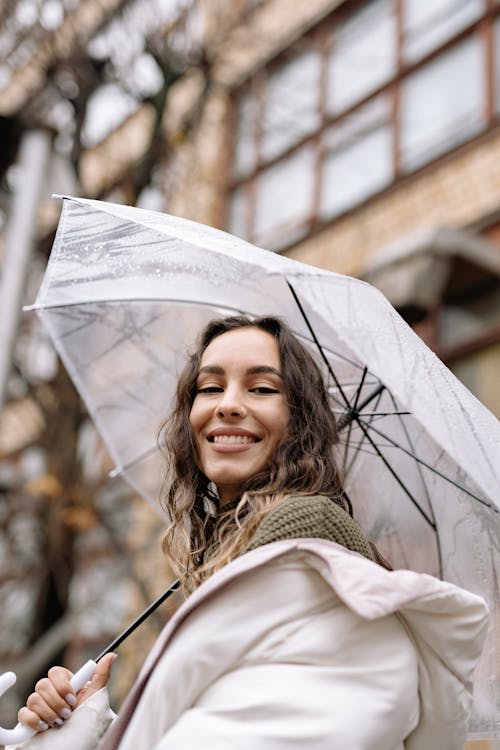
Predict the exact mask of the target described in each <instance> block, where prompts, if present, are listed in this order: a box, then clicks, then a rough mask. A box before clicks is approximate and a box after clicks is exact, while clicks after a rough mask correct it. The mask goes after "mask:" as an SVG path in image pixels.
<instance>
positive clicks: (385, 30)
mask: <svg viewBox="0 0 500 750" xmlns="http://www.w3.org/2000/svg"><path fill="white" fill-rule="evenodd" d="M392 6H393V3H392V0H375V2H371V3H367V4H366V6H365V7H364V8H361V10H360V11H359V12H358V13H355V14H354V15H353V16H351V17H350V18H349V19H348V20H346V21H344V22H343V23H339V24H335V25H334V28H333V31H332V35H331V48H330V55H329V59H328V95H327V99H328V109H329V111H330V112H332V113H338V112H342V111H343V110H344V109H347V107H350V106H351V105H352V104H354V103H355V102H356V101H358V100H359V99H362V98H363V97H365V96H366V95H367V94H370V93H371V92H372V91H374V90H375V89H377V88H379V87H380V86H381V85H382V84H384V83H386V82H387V81H388V80H389V79H390V78H392V76H393V75H394V74H395V72H396V51H397V50H396V29H395V16H394V14H393V12H392Z"/></svg>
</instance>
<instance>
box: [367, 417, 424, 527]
mask: <svg viewBox="0 0 500 750" xmlns="http://www.w3.org/2000/svg"><path fill="white" fill-rule="evenodd" d="M357 422H358V425H359V426H360V428H361V430H362V431H363V432H364V434H365V437H366V439H367V440H368V442H369V443H370V445H371V446H372V448H373V449H374V450H375V452H376V454H377V455H378V457H379V458H380V460H381V461H382V463H383V464H384V466H385V467H386V469H387V470H388V471H389V472H390V473H391V474H392V476H393V477H394V479H395V480H396V482H397V483H398V484H399V486H400V487H401V489H402V490H403V492H404V493H405V494H406V495H407V496H408V498H409V499H410V500H411V502H412V503H413V505H414V506H415V508H416V509H417V510H418V512H419V513H420V514H421V515H422V516H423V517H424V518H425V520H426V521H427V523H428V524H429V526H430V527H431V528H432V529H433V530H434V531H436V524H435V523H434V522H433V521H432V519H430V518H429V516H428V515H427V513H426V512H425V510H424V509H423V508H421V507H420V505H419V504H418V502H417V501H416V500H415V498H414V497H413V495H412V494H411V492H410V490H409V489H408V487H407V486H406V485H405V483H404V482H403V480H402V479H401V477H399V476H398V475H397V474H396V472H395V471H394V469H393V468H392V466H391V465H390V463H389V462H388V461H387V459H386V457H385V456H384V454H383V453H382V452H381V451H380V450H379V448H378V445H377V444H376V443H375V441H374V440H372V438H371V436H370V435H369V434H368V429H367V427H366V426H365V425H364V424H363V422H362V421H361V420H359V419H358V420H357Z"/></svg>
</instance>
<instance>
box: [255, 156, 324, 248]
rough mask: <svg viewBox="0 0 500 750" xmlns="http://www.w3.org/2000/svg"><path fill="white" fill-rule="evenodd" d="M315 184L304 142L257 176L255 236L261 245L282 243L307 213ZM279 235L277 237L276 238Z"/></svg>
mask: <svg viewBox="0 0 500 750" xmlns="http://www.w3.org/2000/svg"><path fill="white" fill-rule="evenodd" d="M313 187H314V151H313V149H312V147H311V146H304V147H302V148H301V149H299V150H298V151H297V152H296V153H294V154H292V156H290V157H289V158H288V159H285V160H284V161H281V162H278V163H277V164H275V165H274V166H272V167H270V168H269V169H266V170H264V171H263V172H262V173H261V174H260V175H259V177H258V180H257V185H256V190H257V196H256V208H255V240H256V241H257V242H258V243H261V244H263V245H264V246H265V245H266V243H267V244H269V243H271V244H273V245H274V246H276V243H277V241H278V240H279V241H280V244H281V245H282V244H285V242H286V241H287V240H290V238H291V237H296V236H297V232H296V228H297V226H300V225H301V224H303V222H304V221H305V220H306V219H307V218H308V217H309V215H310V213H311V209H312V196H313ZM278 235H280V237H279V238H278ZM290 241H291V240H290Z"/></svg>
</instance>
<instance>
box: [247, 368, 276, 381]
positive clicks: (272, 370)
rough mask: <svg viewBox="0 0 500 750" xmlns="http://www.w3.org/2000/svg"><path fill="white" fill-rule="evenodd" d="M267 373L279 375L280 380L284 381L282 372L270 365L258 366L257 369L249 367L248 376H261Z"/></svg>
mask: <svg viewBox="0 0 500 750" xmlns="http://www.w3.org/2000/svg"><path fill="white" fill-rule="evenodd" d="M266 373H268V374H271V375H277V377H278V378H280V379H281V380H283V375H282V374H281V372H280V371H279V370H277V369H276V368H275V367H271V366H270V365H256V366H255V367H249V368H248V370H247V375H260V374H266Z"/></svg>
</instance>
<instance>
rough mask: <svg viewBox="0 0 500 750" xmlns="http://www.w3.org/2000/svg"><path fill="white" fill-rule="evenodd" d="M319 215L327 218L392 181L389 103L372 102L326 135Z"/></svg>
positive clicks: (383, 99) (379, 100) (384, 98)
mask: <svg viewBox="0 0 500 750" xmlns="http://www.w3.org/2000/svg"><path fill="white" fill-rule="evenodd" d="M324 145H325V159H324V163H323V174H322V182H321V204H320V216H321V218H324V219H328V218H331V217H332V216H335V215H337V214H339V213H341V212H342V211H345V210H346V209H348V208H351V206H354V205H355V204H356V203H359V202H360V201H361V200H363V198H366V197H367V196H369V195H371V194H372V193H375V192H377V191H378V190H381V189H382V188H383V187H385V186H386V185H387V184H389V182H390V181H391V179H392V177H393V174H392V148H393V144H392V128H391V124H390V102H389V100H388V99H387V98H386V97H379V98H378V99H375V100H373V101H371V102H370V103H369V104H367V105H365V106H364V107H362V108H361V109H359V110H356V112H354V113H353V114H352V115H351V116H350V117H348V118H347V119H346V120H344V121H343V122H341V123H340V124H339V125H338V126H333V127H331V128H329V129H328V130H327V131H326V132H325V136H324Z"/></svg>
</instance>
